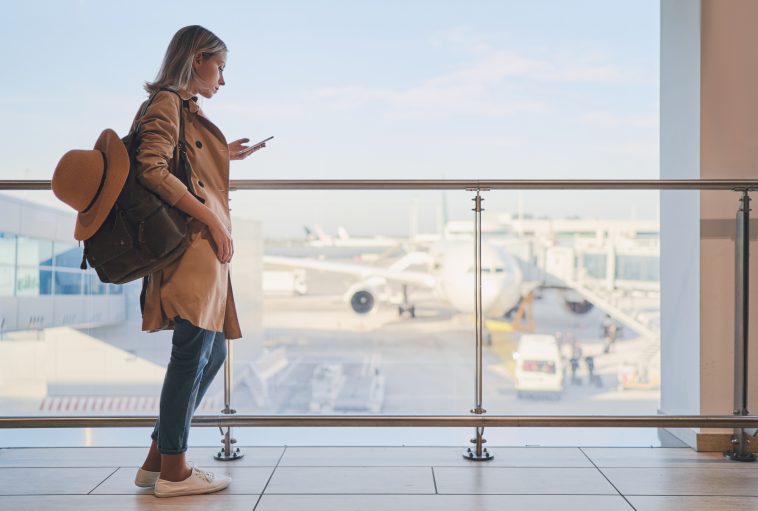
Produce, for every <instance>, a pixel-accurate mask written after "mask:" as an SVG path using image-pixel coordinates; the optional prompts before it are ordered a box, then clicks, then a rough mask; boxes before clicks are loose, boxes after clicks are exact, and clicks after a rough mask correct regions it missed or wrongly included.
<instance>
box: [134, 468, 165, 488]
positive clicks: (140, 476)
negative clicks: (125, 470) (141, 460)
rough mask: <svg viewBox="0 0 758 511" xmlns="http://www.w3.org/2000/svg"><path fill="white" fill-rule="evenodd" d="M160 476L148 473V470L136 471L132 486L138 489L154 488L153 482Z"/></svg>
mask: <svg viewBox="0 0 758 511" xmlns="http://www.w3.org/2000/svg"><path fill="white" fill-rule="evenodd" d="M160 475H161V473H160V472H150V471H149V470H143V469H142V468H138V469H137V475H136V476H135V477H134V484H136V485H137V486H139V487H140V488H152V487H153V486H155V481H157V480H158V477H159V476H160Z"/></svg>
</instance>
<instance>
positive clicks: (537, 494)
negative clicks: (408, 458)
mask: <svg viewBox="0 0 758 511" xmlns="http://www.w3.org/2000/svg"><path fill="white" fill-rule="evenodd" d="M267 495H312V496H317V495H430V496H445V495H518V496H522V495H528V496H536V497H541V496H550V497H560V496H567V497H573V496H579V497H618V498H623V495H619V494H618V493H545V492H540V493H481V492H480V493H471V492H468V493H467V492H457V493H455V492H450V493H445V492H443V493H428V492H353V493H344V492H342V493H334V492H333V493H327V492H323V493H312V492H311V493H292V492H289V493H287V492H266V493H265V495H262V497H265V496H267ZM719 496H720V497H724V495H719Z"/></svg>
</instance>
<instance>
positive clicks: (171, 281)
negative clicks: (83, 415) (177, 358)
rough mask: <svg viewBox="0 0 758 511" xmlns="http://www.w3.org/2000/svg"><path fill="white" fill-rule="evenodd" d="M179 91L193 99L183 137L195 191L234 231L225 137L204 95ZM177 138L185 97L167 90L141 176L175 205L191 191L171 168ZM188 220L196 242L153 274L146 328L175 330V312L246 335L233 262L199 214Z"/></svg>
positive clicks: (153, 116)
mask: <svg viewBox="0 0 758 511" xmlns="http://www.w3.org/2000/svg"><path fill="white" fill-rule="evenodd" d="M180 94H181V97H182V99H189V100H190V101H189V112H188V111H187V109H183V114H184V139H185V141H186V147H187V158H188V160H189V163H190V166H191V167H192V185H193V187H194V192H195V194H196V195H197V196H199V197H200V198H201V199H202V200H204V201H205V205H206V206H208V207H209V208H210V209H211V210H213V211H214V212H215V213H216V214H217V215H218V216H219V217H220V218H221V219H222V221H223V222H224V223H225V224H226V226H227V227H228V228H229V230H230V232H231V225H232V224H231V218H230V215H229V148H228V146H227V142H226V138H224V134H223V133H221V130H219V129H218V127H216V125H215V124H213V123H212V122H211V121H209V120H208V118H207V117H205V115H204V114H203V112H202V111H201V110H200V107H199V105H198V104H197V98H191V97H190V95H189V94H186V93H184V92H180ZM140 110H141V109H140ZM178 139H179V97H178V96H177V95H176V94H174V93H172V92H168V91H161V92H158V94H157V96H156V97H155V99H154V100H153V102H152V103H151V105H150V106H149V107H148V109H147V111H146V112H145V115H144V117H143V120H142V141H141V143H140V148H139V152H138V154H137V162H138V163H139V166H140V169H139V171H140V181H141V182H142V183H143V184H144V185H145V186H147V187H148V188H150V189H151V190H152V191H154V192H155V193H157V194H158V195H159V196H160V197H161V198H163V200H165V201H166V202H168V203H169V204H172V205H173V204H176V202H177V201H178V200H179V199H180V198H181V197H182V196H183V195H184V194H185V193H187V187H186V186H185V185H184V183H182V182H181V180H179V179H178V178H177V177H176V176H174V175H173V174H171V172H170V171H169V166H170V165H173V163H172V161H171V160H172V158H173V155H174V148H175V146H176V144H177V141H178ZM171 168H173V167H171ZM189 225H190V240H191V241H190V245H189V247H188V248H187V251H186V252H185V253H184V254H183V255H182V256H181V257H180V258H179V259H178V260H177V261H175V262H173V263H172V264H170V265H169V266H167V267H166V268H164V269H163V270H160V271H157V272H155V273H153V274H151V275H150V276H149V278H148V285H147V290H146V295H145V308H144V312H143V315H142V329H143V330H147V331H156V330H161V329H166V328H173V318H174V317H176V316H179V317H181V318H184V319H186V320H187V321H189V322H190V323H192V324H193V325H196V326H199V327H200V328H204V329H206V330H213V331H216V332H220V331H223V332H224V334H225V335H226V337H227V339H237V338H240V337H242V332H241V331H240V326H239V321H238V319H237V311H236V308H235V306H234V296H233V294H232V284H231V278H230V276H229V265H228V264H227V263H221V262H219V260H218V258H217V257H216V252H215V244H214V243H213V238H212V237H211V235H210V233H209V231H208V228H207V227H206V226H205V225H204V224H202V223H200V222H199V221H197V220H191V221H190V224H189Z"/></svg>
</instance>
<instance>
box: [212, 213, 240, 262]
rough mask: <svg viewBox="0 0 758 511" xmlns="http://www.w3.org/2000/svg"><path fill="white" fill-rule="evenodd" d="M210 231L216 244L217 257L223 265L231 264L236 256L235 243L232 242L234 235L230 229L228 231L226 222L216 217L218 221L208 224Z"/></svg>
mask: <svg viewBox="0 0 758 511" xmlns="http://www.w3.org/2000/svg"><path fill="white" fill-rule="evenodd" d="M208 231H210V233H211V236H212V237H213V241H214V243H215V244H216V257H217V258H218V260H219V261H221V262H222V263H228V262H230V261H231V260H232V256H233V255H234V242H233V241H232V235H231V233H230V232H229V229H227V228H226V225H224V222H222V221H221V219H220V218H219V217H218V216H216V220H215V221H214V222H210V223H209V224H208Z"/></svg>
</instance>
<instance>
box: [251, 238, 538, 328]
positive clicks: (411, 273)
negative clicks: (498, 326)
mask: <svg viewBox="0 0 758 511" xmlns="http://www.w3.org/2000/svg"><path fill="white" fill-rule="evenodd" d="M263 263H264V264H269V265H277V266H285V267H290V268H304V269H310V270H319V271H328V272H335V273H341V274H347V275H353V276H355V277H356V278H357V279H358V281H357V282H356V283H355V284H353V285H352V286H350V287H349V288H348V290H347V291H346V292H345V294H344V300H345V301H346V302H347V303H348V304H349V305H350V307H351V308H352V310H353V311H354V312H355V313H357V314H368V313H370V312H372V311H374V310H376V308H377V306H378V304H379V303H380V302H390V303H395V304H397V305H398V314H399V315H403V314H404V313H405V312H407V313H409V315H410V317H412V318H413V317H415V316H416V310H415V305H413V304H412V303H410V302H409V298H408V292H409V289H410V288H416V289H428V290H432V291H433V292H435V294H436V296H437V297H438V298H440V299H441V300H443V301H445V302H447V303H449V304H450V305H452V306H453V307H454V308H455V309H456V310H457V311H459V312H464V313H470V312H474V284H475V278H474V269H475V266H474V253H473V248H472V246H471V243H466V242H464V241H459V242H455V241H445V242H440V243H438V244H435V245H432V246H431V247H430V248H429V251H428V252H426V251H418V250H417V251H412V252H409V253H407V254H406V255H404V256H403V257H401V258H400V259H399V260H397V261H395V262H394V263H392V264H391V265H390V266H388V267H381V266H373V265H368V264H359V263H343V262H336V261H323V260H316V259H312V258H300V257H280V256H264V257H263ZM418 266H422V267H425V270H414V269H410V268H411V267H418ZM398 285H399V286H400V287H401V289H402V292H401V293H400V295H399V296H398V294H397V293H393V289H392V288H393V287H395V288H396V286H398ZM538 285H539V283H537V282H524V279H523V275H522V272H521V269H520V267H519V264H518V262H517V261H516V259H515V258H514V257H513V256H512V255H511V254H509V253H508V252H507V251H506V250H504V249H503V248H501V247H497V246H495V245H492V244H490V243H482V311H483V314H484V315H486V316H488V317H497V318H500V317H503V316H505V315H506V314H508V313H509V312H511V311H513V310H514V309H515V308H517V307H518V306H519V304H520V303H521V301H522V298H523V297H525V296H527V295H528V294H529V293H530V292H531V291H533V290H534V289H535V288H536V287H538Z"/></svg>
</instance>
